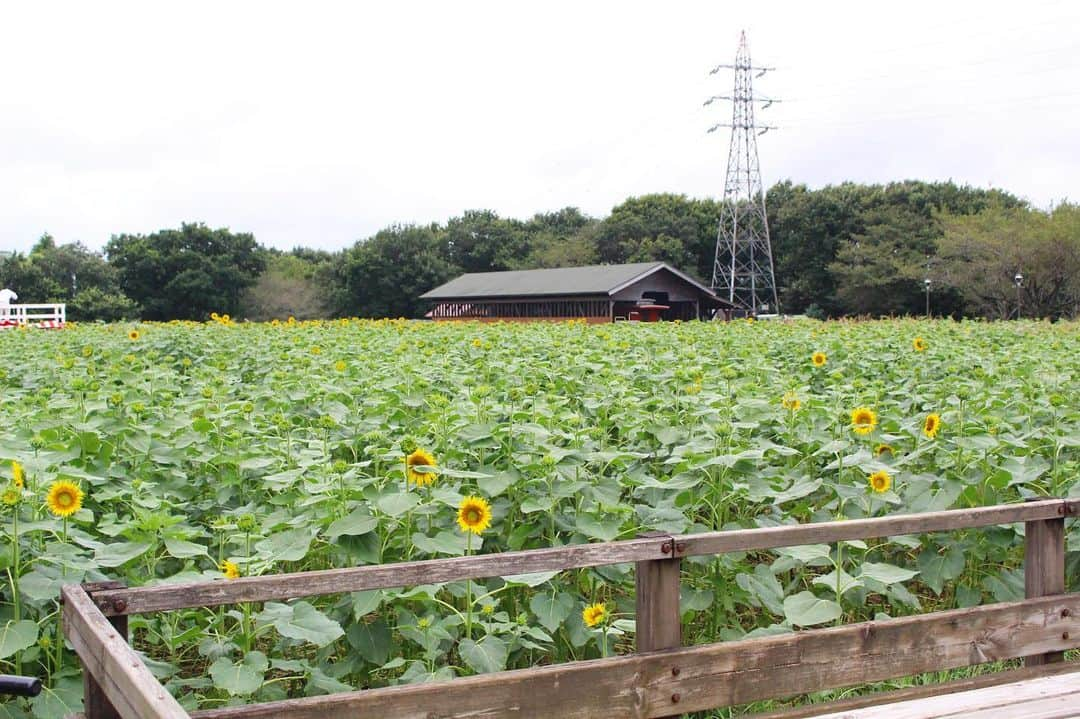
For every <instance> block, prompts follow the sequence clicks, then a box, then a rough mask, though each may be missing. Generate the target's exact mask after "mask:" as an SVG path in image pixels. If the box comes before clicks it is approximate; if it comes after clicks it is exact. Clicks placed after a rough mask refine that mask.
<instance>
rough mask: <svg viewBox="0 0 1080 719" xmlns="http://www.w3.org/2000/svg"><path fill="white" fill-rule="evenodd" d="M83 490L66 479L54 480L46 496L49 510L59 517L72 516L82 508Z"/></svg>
mask: <svg viewBox="0 0 1080 719" xmlns="http://www.w3.org/2000/svg"><path fill="white" fill-rule="evenodd" d="M82 501H83V491H82V490H81V489H79V487H78V485H76V484H72V483H71V482H69V481H67V480H66V479H61V480H58V481H56V482H53V483H52V485H51V486H50V487H49V493H48V494H47V495H46V496H45V504H46V505H48V507H49V511H50V512H52V513H53V514H55V515H56V516H57V517H70V516H71V515H73V514H75V513H76V512H78V511H79V510H80V509H82Z"/></svg>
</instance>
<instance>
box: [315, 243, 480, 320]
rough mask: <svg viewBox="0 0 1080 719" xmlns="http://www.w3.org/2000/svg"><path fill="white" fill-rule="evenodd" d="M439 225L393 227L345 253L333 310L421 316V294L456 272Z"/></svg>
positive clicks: (342, 312)
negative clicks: (449, 258) (446, 254)
mask: <svg viewBox="0 0 1080 719" xmlns="http://www.w3.org/2000/svg"><path fill="white" fill-rule="evenodd" d="M445 252H446V245H445V241H444V238H443V236H442V232H441V231H440V229H439V226H438V225H434V224H433V225H428V226H416V225H403V226H395V227H391V228H388V229H385V230H382V231H380V232H378V233H377V234H376V235H375V236H374V237H372V238H371V239H368V240H365V241H363V242H358V243H356V245H355V246H353V248H352V249H351V250H349V251H347V252H346V253H345V257H344V261H343V263H342V266H341V268H340V270H339V275H338V282H339V283H340V285H341V287H342V290H341V292H340V294H339V296H338V306H337V307H336V308H335V311H336V312H337V313H338V314H341V315H355V316H359V317H420V316H422V315H423V313H424V312H425V311H426V309H427V303H425V302H423V301H422V300H420V299H419V297H420V295H421V294H423V293H424V292H427V291H428V290H430V289H431V288H433V287H436V286H438V285H440V284H442V283H444V282H446V281H447V280H449V279H450V278H452V277H454V276H455V275H457V274H458V273H459V270H458V268H456V267H454V266H453V265H452V264H451V263H450V262H449V261H448V260H447V258H446V256H445Z"/></svg>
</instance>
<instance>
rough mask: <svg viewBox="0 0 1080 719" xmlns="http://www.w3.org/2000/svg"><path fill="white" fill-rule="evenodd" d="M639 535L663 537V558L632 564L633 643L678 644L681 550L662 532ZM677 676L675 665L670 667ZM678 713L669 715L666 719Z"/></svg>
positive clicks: (647, 647) (640, 646) (646, 648)
mask: <svg viewBox="0 0 1080 719" xmlns="http://www.w3.org/2000/svg"><path fill="white" fill-rule="evenodd" d="M640 536H642V537H667V541H666V542H664V543H663V545H662V547H661V551H662V552H663V553H664V554H665V555H667V556H666V557H665V558H663V559H648V560H644V561H641V562H637V563H636V565H635V571H634V576H635V584H636V592H637V597H636V599H637V602H636V603H637V612H636V614H635V616H634V622H635V624H636V627H635V630H634V646H635V649H636V651H638V652H651V651H653V650H655V649H671V648H673V647H679V646H682V616H681V614H680V612H679V586H680V584H679V570H680V565H681V564H682V560H681V559H680V558H679V555H680V554H681V549H685V546H683V547H681V548H677V544H676V542H675V540H674V539H673V538H672V537H671V536H670V535H666V534H664V533H662V532H646V533H645V534H642V535H640ZM672 674H674V675H675V676H678V674H679V668H678V667H672ZM679 698H680V697H679V694H678V692H675V693H673V694H672V695H671V705H672V708H675V707H676V706H677V705H678V703H679ZM677 716H680V714H673V715H671V717H667V718H666V719H673V717H677Z"/></svg>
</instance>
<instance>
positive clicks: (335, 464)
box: [0, 317, 1080, 717]
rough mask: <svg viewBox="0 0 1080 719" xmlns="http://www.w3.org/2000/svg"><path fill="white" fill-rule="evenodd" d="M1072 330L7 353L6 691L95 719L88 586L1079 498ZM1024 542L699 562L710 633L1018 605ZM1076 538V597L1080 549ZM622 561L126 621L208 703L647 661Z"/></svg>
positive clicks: (127, 338)
mask: <svg viewBox="0 0 1080 719" xmlns="http://www.w3.org/2000/svg"><path fill="white" fill-rule="evenodd" d="M1078 329H1080V328H1078V326H1077V325H1076V324H1071V323H1057V324H1050V323H1040V322H1034V321H1030V322H1029V321H1024V322H1010V323H982V322H952V321H914V320H895V321H877V322H832V323H822V322H815V321H798V322H790V323H786V322H750V321H739V322H732V323H696V322H692V323H684V324H678V323H670V324H633V325H631V324H617V325H586V324H583V323H580V322H569V323H562V324H490V325H482V324H470V323H446V324H433V323H425V322H412V321H404V320H393V321H386V320H382V321H364V320H338V321H326V322H304V323H295V322H282V323H277V322H275V323H270V324H248V323H234V322H233V321H231V320H230V319H229V318H227V317H220V318H217V319H216V320H214V321H211V322H208V323H205V324H197V323H173V324H139V325H96V326H91V325H85V326H79V327H72V328H69V329H66V330H63V331H54V332H45V331H7V332H3V333H0V389H2V394H0V408H2V409H0V419H2V421H3V426H4V432H3V435H2V439H0V500H2V501H0V568H2V569H3V575H2V576H0V672H6V673H22V674H32V675H36V676H39V677H41V678H42V679H43V680H45V682H46V685H47V688H46V690H45V691H44V692H43V693H42V695H41V696H39V697H37V698H35V699H34V700H33V701H32V702H31V701H24V700H19V701H9V702H8V703H7V704H5V705H3V706H0V717H29V716H34V717H60V716H63V715H64V714H65V713H67V712H69V711H75V710H78V709H79V708H80V706H81V693H82V683H81V678H80V674H79V665H78V661H77V658H76V657H75V656H74V654H73V653H72V652H71V651H70V650H69V649H66V648H65V647H64V643H63V641H62V637H61V635H60V634H59V633H58V632H59V605H58V601H57V599H58V596H59V589H60V587H61V585H63V584H65V583H71V582H82V581H99V580H105V579H118V580H122V581H124V582H126V583H128V584H129V585H132V586H135V585H146V584H154V583H161V582H190V581H222V582H227V581H230V579H231V578H235V577H240V576H254V575H265V574H273V573H281V572H292V571H299V570H307V569H326V568H333V567H346V566H356V565H363V564H373V563H386V562H395V561H402V560H416V559H427V558H438V557H448V556H456V555H462V554H465V553H488V552H499V551H505V550H516V549H529V548H539V547H549V546H553V545H562V544H569V543H579V542H599V541H610V540H616V539H627V538H632V537H634V536H636V535H637V534H638V533H640V532H643V531H648V530H660V531H664V532H671V533H690V532H698V531H711V530H720V529H728V528H749V527H763V526H775V525H780V524H785V523H795V522H814V521H825V520H832V519H840V518H860V517H870V516H882V515H887V514H890V513H909V512H922V511H931V510H940V509H948V508H958V507H973V506H980V505H990V504H996V503H1002V502H1016V501H1020V500H1022V499H1024V498H1027V497H1034V496H1070V495H1072V496H1076V495H1080V483H1078V481H1077V469H1078V461H1080V452H1078V446H1080V409H1078V407H1080V405H1078V403H1077V401H1076V397H1077V390H1078V381H1077V379H1078V377H1077V376H1078V373H1080V359H1078V358H1080V333H1078ZM1022 531H1023V527H1022V525H1020V526H1015V527H996V528H989V529H982V530H971V531H965V532H955V533H953V534H939V535H927V536H910V537H893V538H889V539H883V540H876V541H873V542H862V541H851V542H841V543H839V544H838V545H834V546H828V545H813V546H804V547H792V548H786V549H779V550H775V551H768V552H760V553H755V554H745V553H743V554H729V555H724V556H721V557H715V558H706V557H699V558H693V559H689V560H686V561H684V564H683V567H684V569H683V587H682V610H683V623H684V637H685V641H686V642H687V643H702V642H707V641H717V640H728V639H734V638H739V637H743V636H747V635H753V636H756V635H762V634H770V633H778V632H789V631H793V630H795V629H798V628H802V627H807V626H818V625H829V624H835V623H843V622H851V621H859V620H864V619H869V618H874V617H876V616H882V615H887V616H899V615H904V614H911V613H919V612H924V611H930V610H934V609H944V608H953V607H966V606H972V605H976V604H979V603H982V602H988V601H1001V600H1009V599H1015V598H1020V597H1022V596H1023V574H1022V571H1021V570H1020V561H1021V559H1022V555H1023V551H1022V541H1023V539H1022V536H1021V535H1022ZM1069 532H1070V533H1069V537H1068V542H1069V545H1068V548H1069V555H1068V560H1069V563H1070V571H1069V576H1070V577H1077V576H1080V572H1078V571H1077V570H1080V562H1078V561H1077V559H1078V558H1080V529H1077V528H1076V527H1075V526H1071V528H1070V530H1069ZM633 589H634V577H633V571H632V567H630V566H623V565H616V566H610V567H600V568H596V569H583V570H574V571H567V572H562V573H545V574H532V575H523V576H518V577H506V578H496V579H490V580H477V581H472V582H464V581H463V582H452V583H448V584H442V585H428V586H414V587H405V588H402V589H400V590H392V591H371V592H356V593H348V594H340V595H331V596H327V597H319V598H312V599H309V600H300V601H293V602H266V603H264V604H248V605H239V606H233V607H224V608H211V609H202V610H188V611H178V612H170V613H163V614H157V615H147V616H132V617H131V625H130V626H131V636H132V642H133V644H134V646H135V647H136V649H137V650H139V651H140V652H142V653H143V654H144V655H145V657H146V661H147V664H148V666H149V667H150V668H151V669H152V671H153V672H154V673H155V674H156V675H157V676H158V677H159V678H160V679H161V680H162V682H163V683H164V684H165V685H166V686H167V687H168V688H169V689H170V691H172V692H173V693H174V694H175V695H177V697H179V698H180V700H181V703H182V704H184V705H185V706H186V707H189V708H192V709H194V708H210V707H216V706H222V705H231V704H237V703H245V702H251V701H268V700H272V699H281V698H286V697H293V696H305V695H312V694H321V693H330V692H337V691H344V690H347V689H353V688H362V687H374V686H386V685H392V684H400V683H408V682H419V681H427V680H432V679H444V678H450V677H454V676H461V675H468V674H475V673H480V672H489V671H496V670H500V669H504V668H516V667H525V666H532V665H535V664H541V663H551V662H559V661H568V660H574V659H583V658H592V657H599V656H605V655H612V654H616V653H620V652H627V651H630V650H631V649H632V647H633V634H632V632H633V626H634V625H633V608H634V594H633Z"/></svg>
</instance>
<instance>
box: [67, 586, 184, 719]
mask: <svg viewBox="0 0 1080 719" xmlns="http://www.w3.org/2000/svg"><path fill="white" fill-rule="evenodd" d="M61 596H62V597H63V599H64V614H63V618H64V636H66V637H67V640H68V641H69V642H71V646H72V647H73V648H74V649H75V653H76V654H78V655H79V659H80V660H81V661H82V666H83V671H84V672H87V673H89V674H90V676H91V677H92V678H93V680H94V682H96V685H97V686H98V687H100V689H101V691H102V692H103V693H104V694H105V697H106V699H107V700H108V702H109V704H111V705H112V707H113V708H115V711H116V713H117V714H119V716H120V717H122V718H123V719H187V717H188V713H187V712H186V711H184V708H183V707H181V706H180V704H179V702H177V701H176V699H174V698H173V696H172V694H170V693H169V692H168V691H167V690H166V689H165V687H163V686H161V683H160V682H159V681H158V680H157V678H155V677H154V675H153V674H151V673H150V670H149V669H147V668H146V665H145V664H143V661H142V658H141V657H139V655H138V654H136V653H135V650H133V649H132V648H131V646H130V645H129V644H128V643H127V638H126V637H122V636H120V634H119V633H118V632H117V631H116V629H115V628H114V627H113V626H112V625H111V624H110V623H109V620H108V619H107V618H106V617H105V615H103V614H102V613H101V612H100V611H99V610H98V608H97V607H96V606H95V605H94V603H93V602H92V601H91V600H90V596H89V595H88V594H87V593H86V591H85V590H84V589H83V588H82V587H81V586H79V585H77V584H69V585H67V586H65V587H64V588H63V589H62V590H61Z"/></svg>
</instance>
